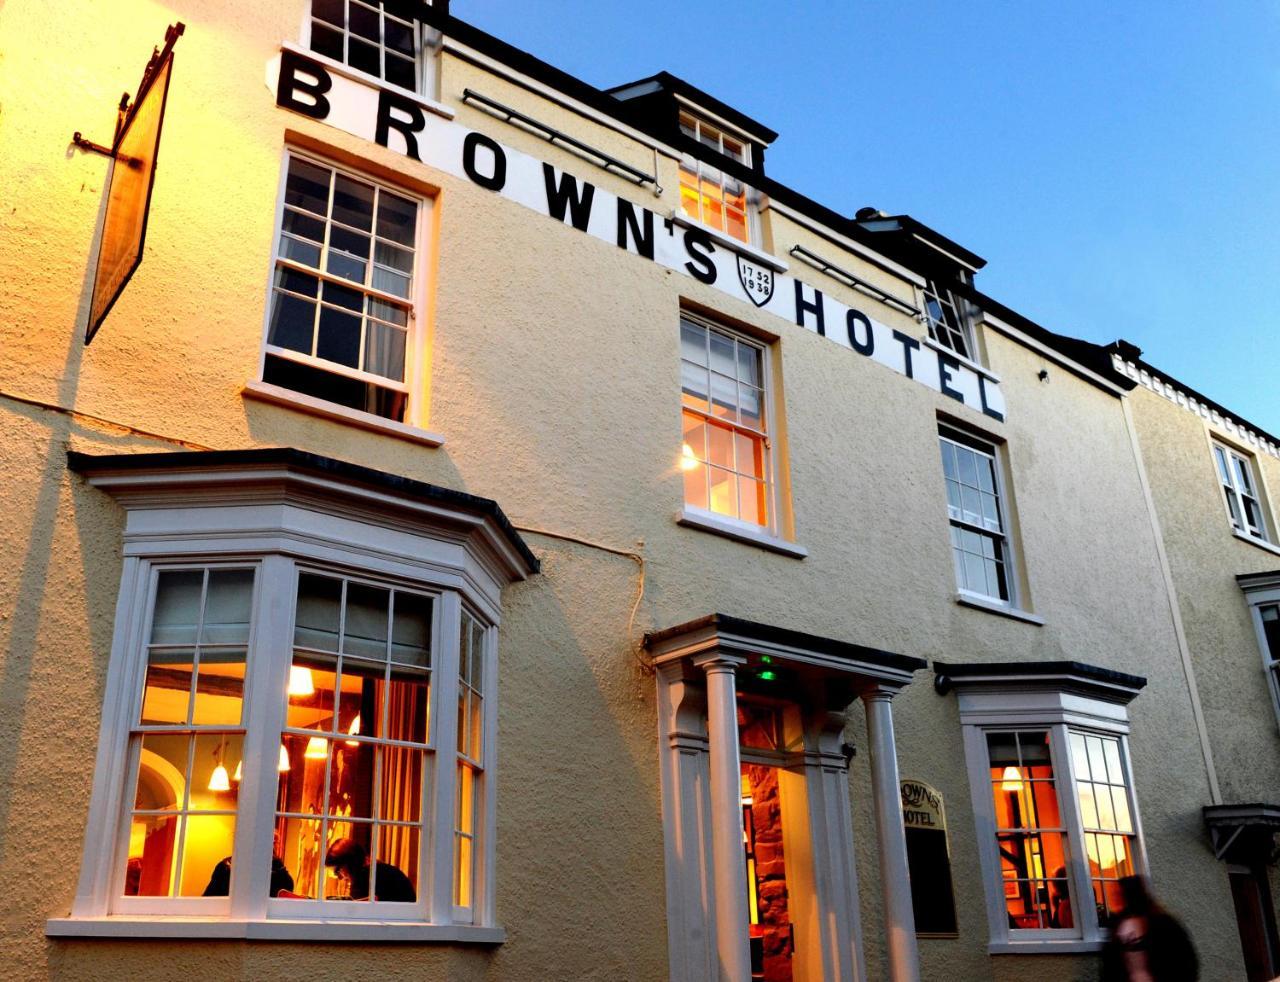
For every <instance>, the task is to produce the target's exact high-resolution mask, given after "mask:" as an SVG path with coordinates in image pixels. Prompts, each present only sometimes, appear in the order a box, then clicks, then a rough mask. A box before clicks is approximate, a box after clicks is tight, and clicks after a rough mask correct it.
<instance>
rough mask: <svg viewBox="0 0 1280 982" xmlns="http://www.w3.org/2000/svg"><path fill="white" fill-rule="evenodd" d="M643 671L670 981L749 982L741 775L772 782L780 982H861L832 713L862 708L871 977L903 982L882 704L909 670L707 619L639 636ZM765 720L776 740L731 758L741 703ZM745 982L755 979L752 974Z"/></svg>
mask: <svg viewBox="0 0 1280 982" xmlns="http://www.w3.org/2000/svg"><path fill="white" fill-rule="evenodd" d="M645 643H646V646H647V647H648V649H649V652H650V654H651V656H652V657H653V662H654V665H655V668H656V671H657V685H658V725H659V740H660V750H659V753H660V761H661V775H662V806H663V821H664V826H665V834H666V863H667V876H666V880H667V923H668V944H669V955H670V966H671V978H672V979H674V980H681V982H683V980H689V982H693V980H703V979H721V980H725V982H745V980H747V979H750V978H752V977H753V974H752V968H753V965H752V957H751V948H750V940H749V925H750V924H751V923H752V921H753V917H752V913H751V910H750V909H749V897H750V898H754V897H755V891H754V889H753V885H752V884H749V883H748V879H747V878H748V864H747V862H746V861H744V852H743V848H744V847H743V843H744V825H743V814H744V811H743V804H744V799H743V777H742V775H743V768H742V763H743V759H744V756H745V757H747V758H749V760H750V762H752V763H766V764H771V765H773V766H775V767H776V768H777V779H778V799H779V808H780V821H781V826H782V828H781V839H782V846H783V852H784V854H785V869H786V873H785V876H786V885H785V892H786V896H787V908H788V917H789V920H790V926H791V929H792V930H793V932H794V937H795V941H794V946H793V950H792V952H791V955H790V959H789V963H785V964H784V967H783V968H782V969H770V971H771V972H777V971H784V972H787V973H789V975H786V976H782V975H776V976H775V977H789V978H792V979H794V980H796V982H808V980H824V982H825V980H833V982H834V980H840V982H845V980H848V982H864V980H865V979H866V977H867V976H866V969H865V962H864V958H863V951H862V936H861V928H860V924H859V915H858V909H859V905H858V883H857V870H856V863H855V860H854V850H853V820H852V815H851V813H850V808H849V779H848V766H849V756H850V754H851V752H852V751H851V750H850V749H849V747H848V745H847V744H846V743H845V742H844V729H845V725H846V723H847V721H848V717H847V709H848V707H849V706H850V704H851V703H852V702H853V701H854V700H855V699H859V698H860V699H862V700H863V702H864V704H865V707H866V717H867V748H868V753H869V754H870V765H871V794H872V799H873V804H874V813H875V816H876V836H877V846H878V850H877V851H878V855H879V860H880V864H881V877H880V880H881V884H882V890H883V895H882V901H883V908H884V926H885V933H886V950H887V966H886V967H887V976H886V977H887V978H889V979H891V980H893V982H918V979H919V967H918V961H917V955H916V944H915V924H914V918H913V915H912V908H911V885H910V880H909V876H908V872H907V852H906V840H905V836H904V832H903V824H902V811H901V807H900V799H899V790H898V784H899V781H898V764H897V754H896V749H895V745H894V735H893V715H892V708H891V706H892V698H893V696H894V695H895V694H896V693H897V692H898V691H900V690H901V689H902V688H903V687H904V686H906V685H907V684H908V683H909V682H910V681H911V677H912V674H913V673H914V672H915V671H917V670H919V669H921V668H923V667H925V664H926V663H925V662H924V661H923V660H921V659H918V658H913V657H910V656H906V655H899V654H894V653H891V652H887V651H881V650H878V649H874V648H868V647H864V646H862V645H856V644H851V643H848V642H844V641H838V640H833V639H830V638H822V637H817V636H814V635H809V634H805V633H802V632H799V631H791V630H786V629H782V628H778V627H773V626H770V625H765V624H758V623H754V622H751V621H746V620H742V619H740V618H736V617H730V616H727V615H724V614H711V615H708V616H706V617H702V618H699V619H698V620H695V621H691V622H688V623H686V624H681V625H678V626H676V627H672V628H668V629H666V630H663V631H658V632H654V633H652V634H649V635H648V636H647V637H646V639H645ZM752 701H765V702H767V703H768V704H769V705H771V706H773V707H776V709H777V718H778V720H779V724H778V728H777V730H778V734H777V740H776V742H775V743H773V744H771V745H770V746H768V747H766V748H764V749H758V748H756V747H755V746H754V745H753V746H752V747H749V748H746V749H745V750H744V748H743V744H744V735H743V733H742V732H741V730H740V725H739V724H740V720H741V719H742V718H744V716H743V706H744V704H747V703H750V702H752ZM755 968H756V974H755V976H754V977H755V978H769V977H770V975H769V974H765V973H764V971H763V970H762V969H761V967H760V965H759V964H757V965H756V966H755Z"/></svg>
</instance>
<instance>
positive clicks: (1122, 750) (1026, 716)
mask: <svg viewBox="0 0 1280 982" xmlns="http://www.w3.org/2000/svg"><path fill="white" fill-rule="evenodd" d="M962 669H963V671H962ZM934 671H935V672H936V673H937V675H938V677H939V682H938V683H937V684H939V685H940V686H941V687H942V689H943V690H950V689H951V688H953V687H954V688H955V689H956V690H957V694H958V697H959V710H960V724H961V729H962V732H963V745H964V751H965V766H966V769H967V771H968V777H969V788H970V793H971V800H972V805H973V815H974V825H975V832H976V834H977V836H978V860H979V866H980V868H981V873H982V880H983V890H984V893H985V896H986V900H987V926H988V951H989V953H991V954H1013V953H1045V954H1059V953H1066V952H1084V951H1098V950H1100V949H1101V948H1102V946H1103V945H1104V943H1105V942H1106V941H1107V939H1108V938H1109V937H1110V932H1109V931H1108V930H1107V928H1106V927H1105V926H1103V925H1102V924H1101V923H1099V921H1098V917H1097V911H1096V908H1095V905H1094V903H1093V902H1092V901H1091V900H1090V902H1089V903H1087V904H1084V905H1082V904H1081V903H1080V898H1091V897H1092V896H1093V888H1092V876H1091V871H1090V867H1089V863H1088V859H1087V856H1088V853H1087V850H1086V849H1085V835H1086V834H1088V833H1087V831H1086V829H1085V825H1084V816H1083V813H1082V810H1081V807H1080V801H1079V797H1078V792H1077V787H1076V786H1077V782H1078V780H1079V779H1080V775H1078V773H1077V771H1076V769H1075V766H1074V762H1073V760H1072V755H1071V749H1070V736H1071V734H1072V733H1080V734H1083V735H1086V736H1088V735H1096V736H1102V737H1110V738H1114V739H1116V740H1118V744H1119V745H1118V751H1119V756H1120V762H1121V768H1122V769H1123V772H1124V778H1125V791H1126V794H1127V801H1128V806H1129V816H1130V819H1131V822H1132V825H1133V832H1132V841H1133V868H1134V872H1135V873H1138V874H1144V875H1145V874H1146V873H1147V872H1148V869H1149V865H1148V860H1147V852H1146V846H1145V836H1144V834H1143V829H1142V816H1141V810H1140V808H1139V804H1138V796H1137V793H1136V789H1135V787H1134V778H1133V762H1132V758H1131V756H1130V752H1129V719H1128V710H1127V708H1126V707H1127V704H1128V702H1129V701H1130V700H1132V699H1133V698H1134V696H1136V695H1137V693H1138V691H1139V690H1140V688H1141V687H1142V686H1143V685H1145V684H1146V680H1145V679H1141V678H1137V677H1133V676H1124V675H1120V674H1119V673H1115V672H1110V671H1109V670H1105V669H1104V670H1098V669H1094V668H1092V667H1091V666H1084V665H1078V664H1077V663H1074V662H1069V663H1054V662H1047V663H1039V664H1034V665H1030V666H1028V665H1025V664H1019V663H1013V664H1009V665H999V664H985V665H973V666H948V665H943V664H941V663H935V664H934ZM952 671H954V673H955V674H954V675H952V674H951V672H952ZM1029 730H1034V731H1044V732H1047V733H1048V734H1049V749H1050V759H1051V761H1052V764H1053V769H1054V781H1055V785H1056V786H1057V789H1058V808H1059V811H1060V813H1061V814H1062V817H1063V821H1064V823H1065V826H1066V835H1067V850H1068V857H1067V861H1068V863H1069V869H1068V881H1069V882H1070V884H1071V896H1072V910H1073V913H1074V915H1075V918H1076V921H1077V926H1076V927H1073V928H1048V929H1036V930H1030V929H1010V927H1009V923H1008V915H1007V911H1006V907H1005V903H1004V888H1003V877H1002V874H1001V866H1000V857H999V852H998V848H997V845H996V831H995V830H996V824H995V805H994V802H993V801H992V798H991V776H990V756H989V754H988V749H987V735H988V734H989V733H1000V732H1026V731H1029ZM1115 834H1127V833H1115Z"/></svg>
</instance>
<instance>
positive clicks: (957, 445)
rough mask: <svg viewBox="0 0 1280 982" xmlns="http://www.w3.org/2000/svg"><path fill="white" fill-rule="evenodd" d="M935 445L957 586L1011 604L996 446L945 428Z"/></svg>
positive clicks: (1007, 551) (1006, 538)
mask: <svg viewBox="0 0 1280 982" xmlns="http://www.w3.org/2000/svg"><path fill="white" fill-rule="evenodd" d="M939 443H940V445H941V448H942V473H943V477H944V479H945V482H946V486H947V517H948V518H949V519H950V521H951V552H952V558H953V559H954V561H955V569H956V583H957V584H958V586H959V587H960V589H961V590H962V591H964V592H967V593H973V594H978V595H980V596H984V597H990V598H991V599H993V600H999V601H1002V602H1005V603H1008V602H1011V601H1012V600H1013V590H1012V586H1011V583H1012V576H1011V571H1010V569H1009V558H1010V557H1009V542H1008V535H1007V532H1006V528H1005V513H1004V507H1003V503H1002V501H1001V493H1000V480H999V466H998V462H997V460H996V448H995V447H994V446H993V445H991V444H988V443H984V442H983V441H981V440H977V439H974V438H972V437H969V436H968V435H967V434H962V433H959V432H957V431H954V430H943V431H942V433H941V435H940V439H939Z"/></svg>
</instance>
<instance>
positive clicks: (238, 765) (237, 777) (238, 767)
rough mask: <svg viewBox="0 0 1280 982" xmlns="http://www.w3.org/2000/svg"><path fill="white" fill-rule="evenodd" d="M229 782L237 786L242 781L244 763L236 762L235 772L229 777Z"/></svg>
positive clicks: (241, 761)
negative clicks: (233, 782)
mask: <svg viewBox="0 0 1280 982" xmlns="http://www.w3.org/2000/svg"><path fill="white" fill-rule="evenodd" d="M231 780H233V781H235V782H236V784H239V783H240V782H241V781H243V780H244V761H243V760H237V761H236V772H235V773H234V774H232V775H231Z"/></svg>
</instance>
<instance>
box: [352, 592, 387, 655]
mask: <svg viewBox="0 0 1280 982" xmlns="http://www.w3.org/2000/svg"><path fill="white" fill-rule="evenodd" d="M390 598H391V593H390V591H389V590H384V589H382V588H381V587H374V586H366V585H364V584H361V583H349V584H348V585H347V609H346V615H347V620H346V626H345V628H344V629H343V637H342V650H343V651H344V652H346V653H347V654H353V655H360V656H362V657H369V658H386V657H387V615H388V609H389V603H390Z"/></svg>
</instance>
